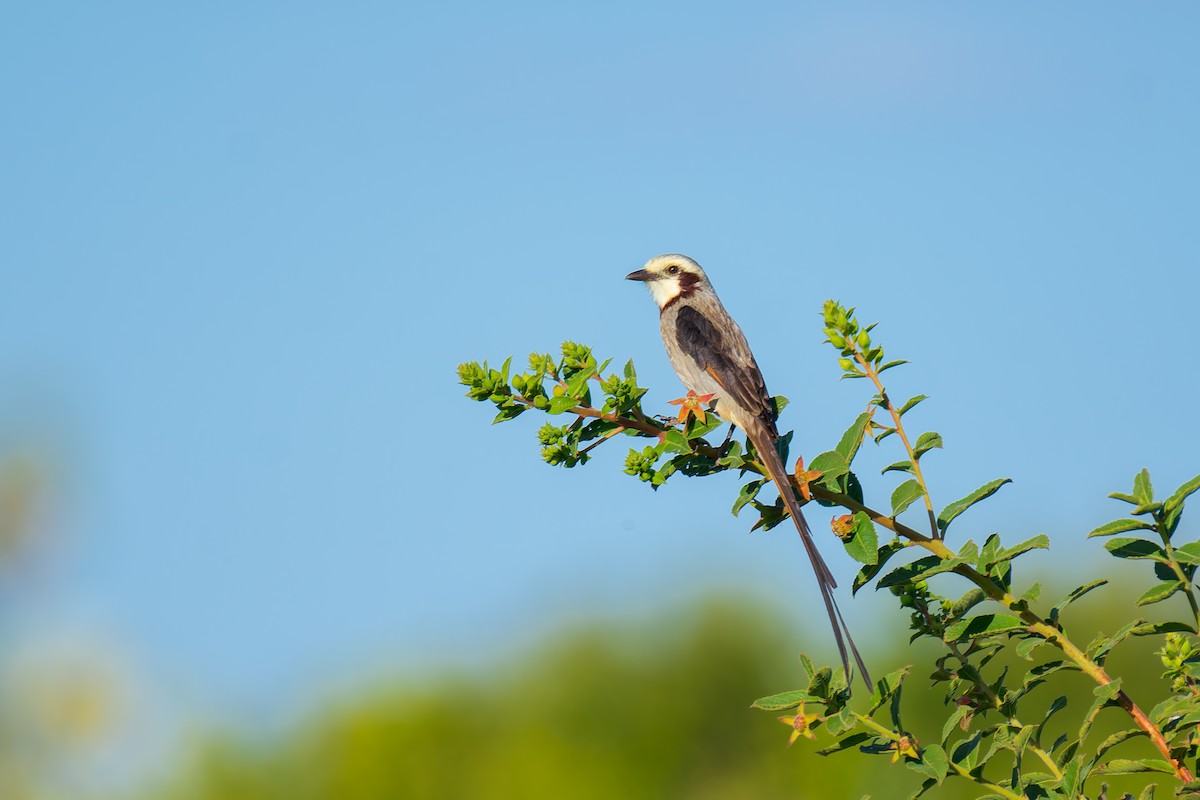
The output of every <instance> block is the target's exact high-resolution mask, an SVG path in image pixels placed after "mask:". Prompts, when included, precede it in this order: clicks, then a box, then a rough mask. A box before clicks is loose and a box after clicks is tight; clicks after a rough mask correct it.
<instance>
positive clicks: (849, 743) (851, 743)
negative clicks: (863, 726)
mask: <svg viewBox="0 0 1200 800" xmlns="http://www.w3.org/2000/svg"><path fill="white" fill-rule="evenodd" d="M871 738H872V736H871V734H869V733H866V732H863V731H859V732H858V733H853V734H851V735H849V736H847V737H846V738H844V739H839V740H838V741H837V742H836V743H835V744H833V745H831V746H830V747H826V748H825V749H824V750H818V751H817V755H819V756H828V755H832V754H833V753H840V752H841V751H842V750H849V749H850V748H851V747H858V746H859V745H860V744H862V743H863V742H866V741H869V740H870V739H871Z"/></svg>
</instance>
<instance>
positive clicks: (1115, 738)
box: [1096, 728, 1149, 757]
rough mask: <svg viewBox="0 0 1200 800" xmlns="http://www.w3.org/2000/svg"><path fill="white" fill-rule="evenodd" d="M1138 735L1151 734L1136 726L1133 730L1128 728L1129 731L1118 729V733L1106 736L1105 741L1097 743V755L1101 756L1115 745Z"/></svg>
mask: <svg viewBox="0 0 1200 800" xmlns="http://www.w3.org/2000/svg"><path fill="white" fill-rule="evenodd" d="M1138 736H1149V734H1147V733H1146V732H1145V731H1144V730H1142V729H1141V728H1134V729H1132V730H1127V731H1118V732H1117V733H1114V734H1113V735H1112V736H1109V737H1108V738H1106V739H1105V740H1104V741H1102V742H1100V744H1098V745H1096V756H1097V757H1100V756H1102V755H1104V754H1105V753H1107V752H1108V751H1109V750H1111V749H1113V748H1114V747H1116V746H1117V745H1119V744H1120V743H1121V742H1125V741H1128V740H1130V739H1133V738H1135V737H1138Z"/></svg>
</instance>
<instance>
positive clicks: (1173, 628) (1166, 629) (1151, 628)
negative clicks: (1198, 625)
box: [1130, 621, 1196, 636]
mask: <svg viewBox="0 0 1200 800" xmlns="http://www.w3.org/2000/svg"><path fill="white" fill-rule="evenodd" d="M1160 633H1190V634H1192V635H1193V636H1195V635H1196V629H1195V628H1194V627H1192V626H1191V625H1189V624H1188V623H1186V622H1178V621H1171V622H1147V623H1146V624H1144V625H1138V626H1137V627H1136V628H1134V629H1133V630H1132V631H1131V632H1130V635H1132V636H1155V635H1157V634H1160Z"/></svg>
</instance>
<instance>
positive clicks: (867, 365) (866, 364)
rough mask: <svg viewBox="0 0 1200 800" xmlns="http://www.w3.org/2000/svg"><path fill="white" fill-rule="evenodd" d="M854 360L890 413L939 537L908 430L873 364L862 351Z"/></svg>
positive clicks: (935, 535) (931, 527)
mask: <svg viewBox="0 0 1200 800" xmlns="http://www.w3.org/2000/svg"><path fill="white" fill-rule="evenodd" d="M854 358H855V360H857V361H858V363H859V365H860V366H862V368H863V371H864V372H866V375H867V377H868V378H870V379H871V383H873V384H875V390H876V391H878V392H879V397H880V399H882V400H883V402H884V404H885V407H886V408H887V410H888V413H889V414H891V415H892V424H893V425H894V426H895V428H896V435H897V436H899V437H900V441H901V442H903V443H904V450H905V451H906V452H907V453H908V463H910V464H912V474H913V477H914V478H916V479H917V483H919V484H920V485H921V494H922V496H923V497H924V498H925V512H926V513H927V514H928V515H929V532H930V535H931V536H933V538H934V539H937V538H939V533H938V525H937V515H936V514H934V513H933V500H932V499H930V497H929V486H928V485H926V483H925V476H924V475H923V474H922V473H921V462H920V460H919V459H918V457H917V455H916V453H915V451H914V450H913V446H912V443H911V442H909V441H908V432H907V431H905V430H904V424H903V423H902V422H901V421H900V412H899V411H898V410H897V409H896V406H895V405H893V404H892V399H891V398H890V397H888V393H887V390H886V389H884V388H883V381H881V380H880V379H879V371H878V370H877V369H875V365H874V364H873V363H871V362H870V361H867V360H866V359H865V358H863V355H862V353H859V352H857V350H856V352H855V353H854Z"/></svg>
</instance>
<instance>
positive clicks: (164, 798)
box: [137, 596, 1167, 800]
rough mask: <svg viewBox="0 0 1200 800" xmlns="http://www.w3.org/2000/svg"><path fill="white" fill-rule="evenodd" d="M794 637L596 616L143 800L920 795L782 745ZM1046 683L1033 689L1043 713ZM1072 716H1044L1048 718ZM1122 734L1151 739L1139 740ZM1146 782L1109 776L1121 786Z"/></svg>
mask: <svg viewBox="0 0 1200 800" xmlns="http://www.w3.org/2000/svg"><path fill="white" fill-rule="evenodd" d="M1110 601H1111V598H1110ZM1130 602H1131V598H1129V597H1126V598H1123V600H1122V601H1121V603H1120V606H1121V607H1123V608H1127V607H1128V605H1129V603H1130ZM1112 610H1114V609H1113V608H1110V607H1109V606H1107V605H1102V604H1101V603H1100V602H1096V600H1095V596H1093V600H1092V602H1091V603H1089V604H1087V608H1085V609H1083V610H1079V609H1078V607H1075V608H1073V609H1072V611H1071V612H1070V613H1072V614H1073V615H1076V616H1077V619H1075V620H1074V622H1075V624H1076V625H1078V626H1079V627H1080V628H1081V629H1086V630H1102V629H1106V628H1107V627H1109V626H1108V625H1107V624H1106V619H1107V618H1108V617H1109V616H1110V615H1111V612H1112ZM891 642H892V650H891V651H890V652H874V653H873V654H872V656H873V660H874V661H876V662H877V663H880V664H886V665H889V666H894V665H904V664H911V663H917V664H919V663H923V662H927V661H929V660H930V658H931V657H932V655H934V654H936V653H937V650H936V648H934V647H932V646H924V647H923V646H921V645H918V646H916V647H907V646H905V645H904V644H903V643H902V642H899V641H896V640H895V639H892V640H891ZM797 649H798V641H797V640H796V639H795V634H794V631H793V626H792V624H791V623H790V622H788V621H786V619H785V617H784V615H782V614H779V613H774V612H772V611H770V610H768V609H764V608H763V607H761V606H756V605H753V604H749V603H745V602H737V601H731V600H728V599H724V600H717V599H714V600H710V601H708V602H706V603H703V604H698V605H697V606H696V607H694V608H691V609H687V610H685V611H682V612H676V613H674V614H664V615H662V616H659V617H658V618H656V619H652V620H643V621H641V622H637V623H632V622H626V623H623V624H618V623H611V622H610V623H607V624H600V623H596V624H593V625H590V626H584V627H581V628H578V629H574V630H571V631H567V632H565V633H564V634H562V635H560V636H558V637H555V638H554V639H553V640H552V641H551V642H550V643H548V644H546V645H545V646H544V647H543V648H542V649H540V650H538V651H535V652H531V653H527V654H526V655H525V656H524V657H522V658H521V659H520V660H519V661H516V662H514V663H510V664H508V665H507V666H498V665H496V664H494V663H488V664H486V665H481V666H480V667H478V668H477V671H476V672H475V673H474V674H472V675H464V674H459V675H457V676H453V677H441V678H430V679H428V682H427V683H425V684H423V685H421V684H418V685H412V684H405V683H400V684H399V685H397V686H396V687H395V688H390V689H389V688H377V689H375V690H372V691H364V692H363V693H362V694H361V695H360V696H359V697H358V698H357V699H354V700H351V701H349V702H346V703H343V704H341V705H340V706H338V707H335V708H332V709H329V710H326V711H324V712H322V713H320V714H319V715H317V716H316V717H315V718H313V719H311V720H309V721H308V722H306V723H303V724H301V725H299V726H298V727H296V728H295V729H293V730H291V731H290V732H288V733H286V734H285V735H283V736H282V737H281V738H279V739H277V740H275V741H270V742H263V741H261V740H253V739H244V738H237V737H230V736H223V737H214V738H211V739H209V740H208V741H207V743H205V744H203V745H202V746H201V747H200V749H199V751H198V752H197V753H196V754H195V755H194V758H193V760H192V762H191V763H190V764H189V765H188V766H187V767H186V769H184V770H183V771H182V772H181V773H180V774H179V775H178V776H177V777H176V778H175V779H174V780H173V781H172V785H171V786H169V787H165V788H164V787H157V788H155V789H154V790H153V791H150V792H147V793H145V794H144V795H142V796H141V797H139V798H137V800H380V799H381V798H405V799H406V800H426V799H427V800H460V799H461V800H467V798H470V799H471V800H476V799H477V798H487V799H488V800H508V799H509V798H512V799H513V800H516V799H517V798H521V799H522V800H535V799H536V798H573V799H574V800H592V799H593V798H594V799H595V800H610V799H611V798H631V799H632V800H636V799H637V798H647V800H649V799H650V798H654V800H662V798H689V799H690V800H718V799H719V800H726V799H727V798H744V797H753V798H773V797H777V798H853V799H854V800H857V798H860V797H863V796H864V795H867V794H870V795H871V796H872V797H874V798H892V797H904V796H906V795H908V794H909V793H911V792H912V791H914V790H915V789H916V788H917V787H918V786H919V785H920V782H921V777H920V776H919V775H918V774H916V773H913V772H910V771H909V770H905V769H897V768H895V767H893V766H892V765H891V764H890V762H889V759H888V758H886V757H880V758H872V759H864V758H863V757H862V756H860V755H859V754H857V753H854V752H847V753H839V754H835V755H831V756H828V757H822V756H819V755H817V754H816V752H815V748H811V747H802V746H800V745H797V746H795V747H791V748H789V747H787V746H786V744H785V742H786V734H787V730H786V729H785V728H784V727H783V726H782V725H777V724H772V725H769V726H768V725H763V724H762V718H761V716H760V713H761V712H755V711H752V710H751V709H750V708H749V707H748V705H747V701H746V698H748V697H755V696H759V695H762V694H764V693H765V692H766V691H767V690H769V689H771V688H773V687H776V686H778V685H780V684H781V683H787V682H790V681H794V680H795V678H796V676H797V675H799V673H800V668H799V662H798V660H797V658H795V657H788V656H787V655H786V653H788V652H791V653H795V652H796V651H797ZM1121 656H1122V657H1121V662H1120V664H1119V666H1120V668H1121V670H1122V672H1123V674H1124V675H1125V676H1126V678H1127V680H1131V681H1137V682H1138V683H1139V685H1151V684H1153V685H1159V686H1160V687H1161V691H1160V692H1159V696H1164V697H1165V696H1166V695H1167V686H1166V684H1165V682H1164V681H1162V680H1161V679H1160V678H1159V677H1158V672H1159V671H1160V666H1159V664H1158V660H1157V659H1156V658H1154V657H1153V651H1152V643H1151V642H1149V641H1148V640H1140V641H1137V642H1135V643H1134V644H1133V645H1132V646H1131V647H1130V649H1129V650H1128V651H1126V652H1124V653H1123V654H1121ZM909 683H910V684H911V687H910V688H911V690H910V691H909V692H907V693H906V694H905V695H904V698H903V703H904V715H905V719H906V722H907V723H908V724H909V725H910V727H911V729H912V730H913V732H914V733H915V734H916V735H917V736H918V738H921V739H923V740H925V739H927V740H931V741H932V740H936V738H937V736H938V735H939V731H940V729H941V726H942V722H943V720H944V712H943V710H942V708H943V707H942V694H941V692H939V691H930V690H929V686H930V682H929V680H928V677H927V675H924V674H914V675H913V676H912V677H911V678H910V679H909ZM1073 683H1074V686H1072V687H1068V688H1066V689H1064V692H1063V693H1064V694H1065V695H1066V696H1067V698H1068V700H1067V702H1068V703H1069V705H1070V706H1072V707H1081V708H1086V707H1087V706H1088V705H1089V704H1090V703H1091V702H1092V693H1091V690H1090V689H1089V688H1088V687H1087V686H1086V685H1084V684H1083V682H1081V681H1074V682H1073ZM1054 694H1058V691H1057V690H1056V691H1055V692H1054ZM1051 697H1052V694H1051V693H1050V692H1049V691H1046V692H1045V693H1044V695H1042V696H1040V697H1038V698H1037V702H1040V704H1041V705H1040V708H1041V709H1042V710H1043V713H1044V709H1045V708H1047V707H1048V706H1049V702H1050V699H1051ZM1110 713H1111V717H1108V716H1102V717H1101V718H1100V719H1099V720H1098V722H1097V731H1098V733H1099V734H1100V735H1101V736H1106V735H1107V734H1108V732H1110V731H1111V730H1115V729H1116V728H1115V726H1116V725H1117V724H1118V723H1120V722H1122V719H1121V717H1122V715H1121V714H1120V713H1119V712H1110ZM1109 725H1112V726H1114V727H1107V726H1109ZM1066 727H1067V726H1066V724H1065V723H1064V724H1063V725H1061V726H1059V725H1057V724H1056V722H1055V720H1054V719H1051V721H1050V722H1049V723H1048V732H1049V734H1051V735H1053V736H1057V735H1058V734H1059V732H1060V731H1061V730H1065V729H1066ZM1126 746H1127V747H1129V748H1130V750H1129V752H1130V753H1140V754H1141V755H1143V756H1150V755H1152V754H1153V753H1154V750H1153V748H1152V747H1150V745H1149V744H1148V743H1146V742H1145V741H1144V740H1142V741H1138V742H1135V743H1131V744H1129V745H1126ZM1143 783H1145V781H1144V780H1141V779H1140V778H1139V776H1129V777H1124V778H1123V777H1121V776H1115V777H1113V778H1112V780H1111V784H1112V786H1113V790H1114V792H1116V790H1117V789H1119V790H1121V791H1126V790H1131V791H1137V790H1138V788H1139V787H1140V786H1141V785H1142V784H1143ZM940 796H942V797H948V798H970V797H979V796H980V790H979V788H978V787H977V786H976V785H974V784H972V783H969V782H966V781H960V782H947V783H946V784H945V785H944V786H943V787H942V788H941V794H940ZM1110 796H1111V797H1116V796H1119V793H1113V794H1110Z"/></svg>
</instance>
